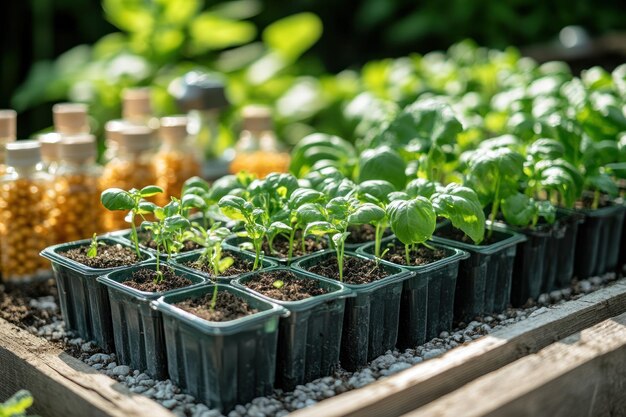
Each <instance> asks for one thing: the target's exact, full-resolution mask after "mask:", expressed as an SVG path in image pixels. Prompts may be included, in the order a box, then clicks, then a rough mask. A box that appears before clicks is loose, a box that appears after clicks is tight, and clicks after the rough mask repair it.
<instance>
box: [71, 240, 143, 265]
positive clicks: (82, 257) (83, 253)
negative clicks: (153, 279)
mask: <svg viewBox="0 0 626 417" xmlns="http://www.w3.org/2000/svg"><path fill="white" fill-rule="evenodd" d="M102 243H103V245H102V246H98V254H97V256H96V257H95V258H90V257H88V256H87V252H88V251H89V245H84V246H80V247H77V248H73V249H69V250H67V251H65V252H59V254H61V255H63V256H65V257H66V258H68V259H71V260H73V261H76V262H79V263H81V264H83V265H85V266H88V267H90V268H101V269H105V268H117V267H120V266H127V265H133V264H136V263H137V262H139V261H141V259H140V258H139V257H138V256H137V253H136V252H135V250H134V249H132V248H129V247H124V246H122V245H120V244H119V243H117V244H110V243H107V242H102Z"/></svg>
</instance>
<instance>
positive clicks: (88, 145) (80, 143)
mask: <svg viewBox="0 0 626 417" xmlns="http://www.w3.org/2000/svg"><path fill="white" fill-rule="evenodd" d="M97 153H98V150H97V148H96V137H95V136H94V135H80V136H73V137H71V138H66V139H63V140H62V141H61V144H60V145H59V156H60V157H61V159H63V160H71V161H83V160H85V159H90V158H95V157H96V155H97Z"/></svg>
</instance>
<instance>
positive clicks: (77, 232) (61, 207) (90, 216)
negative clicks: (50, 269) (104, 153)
mask: <svg viewBox="0 0 626 417" xmlns="http://www.w3.org/2000/svg"><path fill="white" fill-rule="evenodd" d="M97 153H98V152H97V147H96V138H95V137H94V136H93V135H82V136H73V137H71V138H66V139H64V140H63V141H62V142H61V145H60V149H59V156H60V163H59V168H58V169H57V171H56V176H55V178H54V194H55V206H54V208H53V210H52V211H51V215H52V219H51V225H52V227H54V229H55V238H56V241H57V242H59V243H65V242H71V241H75V240H80V239H87V238H90V237H91V236H92V235H93V234H94V233H98V232H100V231H101V230H102V228H101V226H100V214H101V208H100V192H99V190H98V181H99V178H100V174H101V169H100V167H99V166H98V165H97V164H96V157H97Z"/></svg>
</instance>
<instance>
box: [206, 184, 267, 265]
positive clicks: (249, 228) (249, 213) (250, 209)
mask: <svg viewBox="0 0 626 417" xmlns="http://www.w3.org/2000/svg"><path fill="white" fill-rule="evenodd" d="M218 205H219V207H220V210H221V211H222V213H224V215H225V216H226V217H228V218H230V219H233V220H241V221H242V222H243V224H244V230H245V232H243V233H241V234H240V236H247V237H248V238H249V239H250V241H251V242H252V246H253V248H254V253H255V256H254V265H253V266H252V269H253V270H255V269H257V268H258V267H259V266H260V260H261V251H262V247H263V238H264V237H265V233H266V227H265V226H264V225H263V216H265V211H264V210H263V209H260V208H256V207H254V205H253V204H252V203H250V202H249V201H246V200H244V199H243V198H241V197H237V196H234V195H226V196H224V197H222V198H221V199H220V201H219V203H218Z"/></svg>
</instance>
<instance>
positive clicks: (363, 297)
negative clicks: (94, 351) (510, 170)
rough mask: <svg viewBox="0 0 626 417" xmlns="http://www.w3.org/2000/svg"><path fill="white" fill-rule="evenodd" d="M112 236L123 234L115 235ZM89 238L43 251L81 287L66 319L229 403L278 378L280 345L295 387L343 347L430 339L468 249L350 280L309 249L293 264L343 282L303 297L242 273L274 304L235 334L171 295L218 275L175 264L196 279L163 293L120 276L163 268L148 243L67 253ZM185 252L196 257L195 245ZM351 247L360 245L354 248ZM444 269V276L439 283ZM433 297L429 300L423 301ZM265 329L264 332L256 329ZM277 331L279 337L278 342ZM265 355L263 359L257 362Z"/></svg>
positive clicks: (140, 364) (238, 283)
mask: <svg viewBox="0 0 626 417" xmlns="http://www.w3.org/2000/svg"><path fill="white" fill-rule="evenodd" d="M109 240H110V241H111V242H115V241H116V239H115V238H109ZM86 244H88V241H81V242H75V243H71V244H66V245H57V246H55V247H51V248H48V249H46V250H45V251H44V253H43V256H45V257H47V258H48V259H50V260H51V261H52V262H53V265H54V271H55V276H56V278H57V281H58V282H59V288H60V289H61V288H62V287H63V288H72V289H73V288H81V291H60V297H61V298H62V300H61V304H62V311H63V315H64V318H65V320H66V322H67V325H68V327H69V328H70V329H73V330H76V331H77V332H78V333H79V335H81V336H82V337H85V338H92V339H95V340H96V341H97V343H98V344H99V345H100V346H102V347H105V348H107V347H108V348H111V347H114V349H115V351H116V352H117V355H118V362H119V363H120V364H128V365H131V366H132V367H133V368H135V369H142V370H143V369H146V370H147V372H149V373H150V374H152V375H154V376H155V377H164V376H166V375H169V377H170V378H172V380H173V381H174V382H175V383H177V384H179V385H180V386H182V387H184V388H185V389H186V390H187V391H188V392H190V393H191V394H192V395H195V396H197V397H198V398H199V399H201V400H204V401H206V402H207V403H209V404H210V405H212V406H215V407H218V408H221V409H223V410H225V409H229V407H231V406H233V405H234V404H236V403H240V402H245V401H249V400H250V399H252V398H253V397H254V396H257V395H262V394H265V393H267V390H268V389H269V388H271V386H273V383H274V377H275V369H276V368H274V362H275V361H276V357H277V356H276V348H277V349H278V352H279V354H278V366H277V369H278V370H279V372H278V375H276V377H277V380H278V381H277V382H278V384H279V385H280V386H281V387H284V388H287V389H289V388H293V387H295V385H297V384H301V383H304V382H307V381H309V380H312V379H315V378H318V377H321V376H324V375H328V374H330V373H331V372H332V369H334V367H335V366H336V365H337V363H338V360H339V355H340V357H341V363H342V365H343V366H344V367H345V368H348V369H356V368H358V367H360V366H363V365H365V364H366V363H367V361H369V360H371V359H373V358H375V357H377V356H379V355H381V354H383V353H385V351H387V350H389V349H393V348H394V347H395V346H396V342H397V341H398V343H399V344H402V343H411V344H412V345H413V346H415V345H416V344H419V343H422V342H423V341H425V338H426V337H427V335H428V334H430V335H431V336H432V335H436V334H438V332H439V331H441V330H447V329H449V326H450V325H451V321H452V301H451V300H453V299H454V297H453V294H454V280H455V279H456V272H457V270H458V263H459V261H460V260H461V259H462V258H464V257H465V256H466V255H465V253H464V252H462V251H460V250H457V249H451V248H448V249H446V250H447V251H449V254H450V256H449V257H448V258H447V259H444V260H441V261H438V262H437V265H434V264H433V265H432V266H431V267H430V268H425V269H424V270H423V271H421V273H419V274H417V273H414V272H413V271H409V270H406V269H404V268H401V267H398V266H395V265H383V266H384V268H385V269H386V270H387V271H388V272H389V274H390V275H389V276H387V277H386V278H384V279H381V280H379V281H376V282H374V283H371V284H365V285H354V286H350V285H345V286H343V285H341V284H340V283H338V282H336V281H331V280H328V279H325V278H323V277H320V276H315V275H312V274H309V273H307V272H306V270H307V269H308V268H309V267H310V266H312V265H314V264H315V263H317V262H320V261H321V260H322V257H327V256H332V253H330V252H322V253H319V254H315V255H311V256H308V257H304V258H303V259H302V260H300V261H298V262H296V263H295V264H294V265H293V267H292V268H290V269H289V270H290V271H292V272H295V273H297V274H298V276H300V277H306V278H313V279H317V280H318V281H320V282H323V283H324V285H328V286H334V287H335V288H336V289H337V290H336V291H334V292H332V293H330V294H327V295H328V296H329V298H328V299H321V298H318V297H314V299H310V300H304V301H301V302H298V303H285V302H277V301H275V300H269V299H267V298H266V297H264V296H262V295H259V294H251V292H250V290H244V287H245V285H244V284H245V279H251V278H252V276H253V274H248V275H242V276H241V277H239V279H238V280H233V281H230V284H219V285H220V287H224V288H227V290H228V291H235V292H237V295H239V294H240V293H241V292H242V291H243V292H244V293H246V294H247V296H246V297H247V298H246V300H248V299H250V297H252V299H255V300H256V301H254V302H252V301H251V303H253V304H254V305H253V307H255V308H258V309H259V310H262V311H271V312H272V314H269V313H267V314H264V316H267V320H265V321H263V320H260V319H256V318H255V319H254V320H252V321H251V322H254V326H252V325H251V326H252V327H245V326H244V327H245V329H246V330H245V331H244V330H243V329H244V327H241V329H242V330H241V332H238V331H234V330H233V333H232V334H233V335H237V336H236V337H235V336H233V337H231V338H227V336H229V335H230V333H229V331H226V330H225V329H226V328H228V324H229V323H209V322H205V321H204V320H201V319H199V318H197V317H194V316H191V315H190V314H188V313H185V312H184V311H182V310H180V309H178V308H176V307H174V306H173V305H172V304H174V303H176V302H178V301H180V300H182V299H183V298H189V297H196V296H200V295H201V294H205V293H206V292H208V291H211V288H212V286H211V285H212V284H211V283H210V282H209V281H208V280H207V277H206V276H203V275H201V274H198V273H197V271H195V272H192V270H190V269H188V268H186V267H182V266H179V265H173V268H174V269H175V270H176V272H177V273H178V274H180V275H184V276H186V277H187V278H189V279H191V280H192V282H194V284H193V285H192V286H191V287H187V288H185V289H181V290H175V291H170V292H167V293H163V294H161V293H145V292H141V291H137V290H135V289H132V288H129V287H127V286H125V285H123V284H121V282H123V281H124V280H125V279H127V278H128V277H129V273H132V271H134V270H136V269H137V268H140V267H143V268H145V267H148V268H155V264H154V262H151V255H150V254H149V253H148V252H142V253H143V254H144V256H145V260H144V262H142V263H141V264H139V265H136V266H133V267H130V268H128V267H127V268H122V269H118V270H115V271H109V270H106V271H102V270H89V268H86V267H84V266H83V265H81V264H78V263H76V262H74V261H71V260H69V259H67V258H65V257H63V256H62V255H61V254H60V252H63V251H64V250H67V249H69V248H71V247H75V246H79V245H86ZM233 249H234V248H233ZM239 255H240V256H246V255H245V254H243V253H240V254H239ZM185 256H186V257H187V258H190V257H192V256H194V254H188V255H185ZM195 256H197V254H195ZM347 256H360V255H357V254H355V253H350V254H347ZM181 259H182V258H181ZM187 260H189V259H187ZM266 262H267V261H266ZM174 263H176V261H175V262H174ZM272 269H276V268H275V267H273V266H269V268H268V269H266V270H267V271H270V270H272ZM96 271H98V272H96ZM444 271H445V272H444ZM105 272H106V273H105ZM427 272H428V273H427ZM103 273H104V274H103ZM97 274H98V275H97ZM96 277H97V279H96ZM444 278H445V279H446V282H445V283H444V282H443V281H442V282H440V283H438V284H437V283H436V281H438V280H439V279H441V280H443V279H444ZM229 280H230V278H228V279H222V280H221V281H222V282H224V281H229ZM450 281H452V282H450ZM450 285H451V286H450ZM429 287H430V289H431V293H430V296H429V295H428V291H427V289H428V288H429ZM442 288H448V290H442ZM450 288H451V290H450ZM92 293H93V294H97V295H98V297H99V300H100V301H99V302H98V303H97V304H92V302H91V301H92V299H93V298H94V297H93V296H92V295H93V294H92ZM346 297H348V298H347V299H346ZM440 297H441V300H440V299H439V298H440ZM425 299H427V300H428V302H425V303H424V302H423V301H424V300H425ZM400 300H402V302H400ZM263 302H265V303H266V304H263ZM279 305H280V308H279V307H278V306H279ZM263 306H265V307H263ZM107 308H108V310H107ZM411 309H414V310H415V311H412V310H411ZM286 311H288V312H289V313H290V314H289V315H288V316H287V317H283V318H281V319H280V321H279V318H278V317H279V316H280V315H284V313H285V312H286ZM344 311H345V314H344ZM250 317H251V318H252V317H256V315H252V316H250ZM243 322H248V320H245V318H244V319H238V320H235V321H233V322H232V323H230V324H233V325H238V324H241V323H243ZM79 323H80V324H79ZM199 323H202V324H203V326H200V327H202V328H207V329H210V330H206V331H205V332H203V333H202V332H201V334H202V337H200V334H199V333H198V329H199ZM278 323H280V324H278ZM399 323H400V325H399ZM255 326H256V327H255ZM234 328H235V329H236V328H237V326H235V327H234ZM398 328H400V334H401V335H404V334H406V335H409V336H410V337H411V338H412V341H411V342H403V341H402V338H400V340H398ZM260 329H262V330H260ZM260 331H262V333H258V332H260ZM240 333H241V335H240ZM244 334H245V335H244ZM261 335H264V336H263V337H261ZM111 336H112V337H111ZM111 338H112V340H111ZM207 338H208V339H207ZM272 338H273V339H272ZM276 338H278V343H277V344H276V343H275V342H272V340H274V339H276ZM209 339H210V340H211V341H209ZM226 339H228V340H226ZM261 339H262V340H261ZM272 343H274V344H272ZM264 346H269V350H267V351H264V350H263V349H262V347H264ZM271 346H274V348H273V349H272V348H271ZM340 346H341V349H339V347H340ZM211 347H212V348H211ZM263 352H265V353H263ZM339 352H341V353H339ZM229 355H231V356H230V357H229ZM232 355H235V356H232ZM259 355H260V356H259ZM235 357H236V358H237V359H236V360H235V359H234V358H235ZM261 359H263V360H264V361H265V362H264V364H260V363H258V362H259V360H261Z"/></svg>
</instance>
